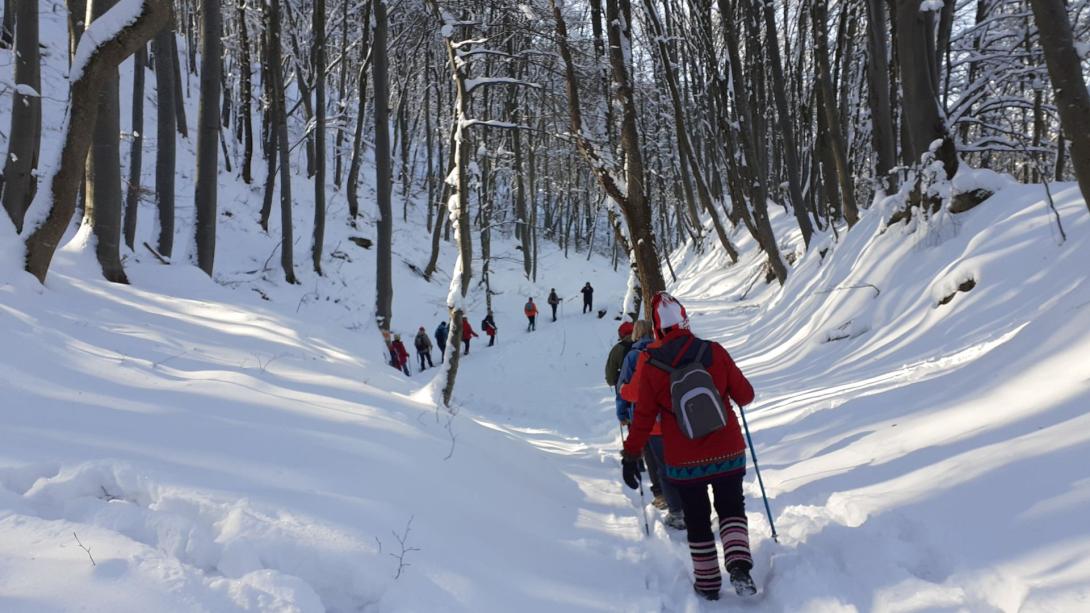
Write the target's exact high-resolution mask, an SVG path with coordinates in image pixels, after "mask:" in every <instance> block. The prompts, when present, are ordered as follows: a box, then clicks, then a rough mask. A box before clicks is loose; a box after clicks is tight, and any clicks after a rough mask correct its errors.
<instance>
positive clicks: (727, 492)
mask: <svg viewBox="0 0 1090 613" xmlns="http://www.w3.org/2000/svg"><path fill="white" fill-rule="evenodd" d="M743 476H744V475H741V474H739V475H732V476H727V477H720V478H717V479H714V480H712V482H711V483H708V484H702V485H691V486H686V485H681V486H678V488H677V489H678V493H679V494H681V506H682V507H683V508H684V509H685V525H686V527H687V529H688V532H689V554H690V555H691V556H692V558H693V579H694V581H695V584H696V587H697V588H698V589H701V590H707V591H712V592H717V591H719V588H720V586H721V585H722V582H723V579H722V575H721V572H720V570H719V553H718V552H717V551H716V548H715V535H714V534H712V518H711V515H712V505H711V501H710V500H709V499H708V486H709V485H710V486H711V488H712V493H713V495H714V497H715V513H716V515H718V516H719V539H720V540H721V541H722V542H723V557H724V565H725V566H726V567H727V568H728V569H730V568H732V567H734V566H735V565H738V564H741V565H744V566H745V568H746V569H747V570H748V569H750V568H752V567H753V558H752V557H751V556H750V553H749V528H748V525H747V523H746V503H745V498H744V496H743V495H742V477H743Z"/></svg>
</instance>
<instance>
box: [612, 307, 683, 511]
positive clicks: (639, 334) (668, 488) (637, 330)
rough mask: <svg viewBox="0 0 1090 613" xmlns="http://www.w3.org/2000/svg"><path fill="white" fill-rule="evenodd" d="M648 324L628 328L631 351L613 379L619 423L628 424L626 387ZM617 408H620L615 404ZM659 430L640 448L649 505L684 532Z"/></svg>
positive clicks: (628, 390)
mask: <svg viewBox="0 0 1090 613" xmlns="http://www.w3.org/2000/svg"><path fill="white" fill-rule="evenodd" d="M652 340H653V339H652V338H651V322H649V321H647V320H646V319H641V320H639V321H637V322H636V324H635V325H634V326H633V327H632V349H630V350H629V351H628V355H626V356H625V358H624V363H623V364H622V365H621V374H620V376H619V377H618V378H617V387H618V388H620V396H621V398H622V400H623V401H624V406H625V409H626V411H625V412H624V414H621V412H619V411H618V414H617V417H618V418H619V419H620V420H621V423H631V421H632V409H633V407H634V403H635V402H636V397H635V396H634V395H631V392H634V391H635V390H634V388H633V386H631V385H628V383H629V382H630V381H631V380H632V375H633V374H635V372H636V361H637V360H639V358H640V354H641V353H643V350H644V349H646V348H647V346H648V345H650V344H651V341H652ZM618 406H620V404H618ZM662 449H663V443H662V426H661V424H660V422H659V421H656V422H655V425H654V426H653V427H652V428H651V437H650V439H649V440H648V443H647V446H646V447H644V448H643V462H644V464H646V465H647V472H648V475H649V476H650V477H651V493H652V495H654V500H652V501H651V504H653V505H654V506H655V508H657V509H660V510H665V511H667V513H666V517H664V518H663V520H662V523H664V524H666V525H667V526H668V527H670V528H673V529H674V530H684V529H685V511H684V510H683V509H682V507H681V496H680V495H679V494H678V491H677V488H675V487H674V486H673V484H671V483H670V482H669V481H668V480H667V479H666V465H665V464H664V463H663V456H662Z"/></svg>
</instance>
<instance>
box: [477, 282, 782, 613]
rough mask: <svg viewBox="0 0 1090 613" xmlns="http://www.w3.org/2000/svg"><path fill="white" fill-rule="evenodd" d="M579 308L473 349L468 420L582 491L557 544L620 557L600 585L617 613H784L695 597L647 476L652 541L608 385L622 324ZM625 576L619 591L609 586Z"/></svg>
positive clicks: (759, 526) (754, 518) (755, 520)
mask: <svg viewBox="0 0 1090 613" xmlns="http://www.w3.org/2000/svg"><path fill="white" fill-rule="evenodd" d="M573 303H574V301H573V302H569V303H567V304H566V305H565V306H564V309H565V310H566V311H567V312H566V313H558V321H557V322H555V323H554V322H552V321H550V317H549V316H548V314H545V315H544V316H543V317H540V316H539V321H538V324H537V330H536V331H534V332H527V331H526V330H525V325H523V326H522V327H518V328H515V329H510V328H509V329H506V330H502V331H501V336H500V337H499V340H498V341H497V345H496V346H495V347H486V346H485V345H486V344H487V343H480V344H479V345H478V346H474V347H472V349H471V352H470V356H469V359H470V361H471V362H472V363H473V365H474V367H473V368H467V369H466V370H465V374H464V375H462V374H460V375H459V383H458V389H459V391H458V393H457V396H458V398H459V403H460V404H461V405H463V406H464V408H465V409H464V410H465V411H466V413H465V415H471V416H472V417H473V419H474V420H476V421H477V422H478V423H481V424H483V425H485V426H488V427H491V428H496V429H498V430H501V431H503V432H505V433H507V434H508V435H509V436H511V437H513V438H515V439H519V440H521V441H524V442H525V443H527V444H529V445H532V446H533V447H535V448H537V449H538V450H540V452H541V453H542V454H543V457H544V458H545V459H544V460H543V463H542V466H543V467H546V468H547V469H548V470H550V471H555V472H557V473H560V474H562V475H564V476H565V477H567V478H569V479H571V480H572V481H573V482H574V483H575V484H577V485H578V488H579V492H580V495H579V496H577V497H575V498H574V499H569V500H564V499H556V500H554V501H553V503H554V504H555V505H556V506H557V509H556V512H557V513H558V514H564V513H565V511H566V509H567V508H568V507H569V506H571V505H576V506H577V507H578V521H577V522H576V524H575V525H573V526H563V525H561V526H557V527H555V529H556V530H557V532H556V533H555V534H554V536H555V537H556V538H558V539H565V538H567V537H565V536H564V534H565V532H567V531H569V530H573V529H577V530H585V529H587V528H590V529H591V530H592V531H593V532H594V533H596V534H595V537H594V538H595V539H596V540H598V541H600V542H599V543H598V544H597V545H596V547H599V548H603V549H607V550H608V549H610V548H613V549H615V551H616V556H615V559H613V560H610V559H608V558H607V559H605V560H603V564H604V567H601V568H598V569H597V570H596V571H595V579H594V581H596V582H599V581H601V582H605V583H606V584H607V585H608V586H609V589H610V591H611V592H612V593H613V594H614V600H613V603H612V607H611V610H618V611H695V610H709V611H714V610H721V609H722V608H726V607H729V608H731V609H735V610H737V609H742V610H768V611H778V610H786V609H784V608H782V607H781V606H779V605H777V604H776V603H775V602H774V601H772V599H771V598H770V597H769V598H761V599H758V600H751V601H740V600H738V599H736V598H734V597H733V595H730V594H728V592H729V588H728V589H727V590H726V591H724V598H723V600H722V601H721V602H720V603H705V602H704V601H702V600H700V599H698V598H697V597H696V596H695V595H694V594H693V592H692V587H691V581H692V580H691V576H690V575H691V572H690V571H691V565H690V561H689V553H688V546H687V542H686V539H685V533H684V532H677V531H673V530H669V529H667V528H666V527H665V526H664V525H663V524H662V523H661V521H660V519H661V516H660V513H659V511H657V510H656V509H654V507H651V506H650V505H649V504H647V503H649V502H650V496H651V494H650V490H649V487H650V483H649V482H648V481H647V480H646V476H645V480H644V487H645V490H644V492H645V497H646V498H645V500H644V504H645V505H646V506H645V511H646V514H647V518H648V520H649V522H650V525H651V530H652V532H651V535H650V537H647V536H645V534H644V527H643V519H642V515H641V510H640V498H639V495H638V493H636V492H632V491H631V490H628V489H627V488H625V487H624V485H623V484H622V483H621V480H620V464H619V462H618V452H619V449H620V430H619V427H618V424H617V420H616V417H615V409H614V402H613V395H612V392H611V390H610V389H609V388H608V387H607V386H606V384H605V381H604V366H605V361H606V357H607V355H608V353H609V350H610V348H611V347H612V346H613V344H614V343H615V342H616V339H617V332H616V328H617V325H618V323H619V322H617V321H614V320H613V319H612V318H606V319H598V318H597V317H595V316H594V315H593V314H591V313H588V314H586V315H583V314H581V313H580V312H579V308H578V307H579V306H580V305H578V304H575V306H573ZM474 342H475V343H476V342H477V341H476V340H475V341H474ZM751 495H752V493H751ZM748 511H749V514H750V521H751V525H752V526H753V528H752V529H753V530H754V534H753V536H752V539H753V545H754V555H755V559H756V562H757V567H756V568H755V570H754V576H755V578H756V579H757V580H758V582H763V581H766V580H769V579H770V576H769V572H770V564H771V561H770V557H771V555H773V547H769V545H770V544H771V541H770V540H768V538H767V535H768V532H767V522H766V521H764V520H763V515H760V514H761V513H763V510H762V507H760V499H759V498H757V499H752V498H751V500H750V502H749V508H748ZM762 530H763V531H764V532H763V533H758V531H762ZM780 553H781V554H782V552H780ZM618 574H619V576H620V577H621V581H615V580H613V579H611V576H618ZM770 596H771V595H770ZM572 610H575V609H572Z"/></svg>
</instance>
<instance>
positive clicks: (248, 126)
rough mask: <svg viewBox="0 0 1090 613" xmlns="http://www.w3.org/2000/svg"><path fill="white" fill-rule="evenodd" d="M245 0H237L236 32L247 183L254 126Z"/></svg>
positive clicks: (245, 179)
mask: <svg viewBox="0 0 1090 613" xmlns="http://www.w3.org/2000/svg"><path fill="white" fill-rule="evenodd" d="M244 2H245V0H238V4H237V6H238V34H239V56H240V64H239V71H240V73H241V74H240V75H239V78H240V80H241V82H242V84H241V89H242V92H241V95H242V100H240V101H239V105H240V107H239V121H240V122H241V123H242V142H243V153H242V181H243V182H244V183H246V184H247V185H249V184H251V183H253V181H254V177H253V171H252V170H251V166H252V165H253V160H254V126H253V114H252V112H251V110H250V109H251V106H252V105H253V97H254V93H253V80H252V78H251V73H252V72H253V63H252V62H251V61H250V32H249V28H248V27H247V26H246V10H245V8H244V7H243V4H244Z"/></svg>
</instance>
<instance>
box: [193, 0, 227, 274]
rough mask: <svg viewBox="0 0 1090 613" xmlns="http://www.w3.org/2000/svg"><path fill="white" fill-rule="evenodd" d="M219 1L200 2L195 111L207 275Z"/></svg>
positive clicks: (213, 200)
mask: <svg viewBox="0 0 1090 613" xmlns="http://www.w3.org/2000/svg"><path fill="white" fill-rule="evenodd" d="M222 30H223V26H222V20H221V17H220V1H219V0H201V103H200V106H199V107H198V108H197V178H196V185H195V186H194V208H195V209H196V214H197V221H196V224H194V232H195V235H194V239H195V241H196V251H195V254H196V263H197V266H198V267H199V268H200V269H201V270H203V271H204V272H205V273H206V274H208V276H210V277H211V276H212V267H213V263H214V262H215V259H216V204H217V188H218V186H219V148H218V144H219V143H218V142H217V141H218V140H219V133H220V75H221V71H222V70H223V67H222V65H221V63H220V61H221V60H220V41H221V36H222Z"/></svg>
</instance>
